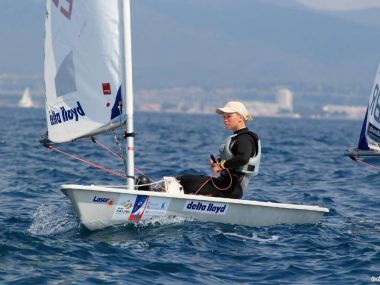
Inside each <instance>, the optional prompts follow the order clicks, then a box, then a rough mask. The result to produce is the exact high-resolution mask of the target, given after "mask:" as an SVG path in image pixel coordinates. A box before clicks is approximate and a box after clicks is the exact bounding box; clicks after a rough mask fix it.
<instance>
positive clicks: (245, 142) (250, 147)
mask: <svg viewBox="0 0 380 285" xmlns="http://www.w3.org/2000/svg"><path fill="white" fill-rule="evenodd" d="M254 148H255V144H254V141H253V138H252V136H250V135H248V134H247V135H246V134H244V135H240V136H238V137H237V138H236V141H235V143H234V145H233V146H232V149H231V151H232V153H233V155H234V156H233V157H232V158H230V159H228V160H226V162H225V163H224V167H225V168H232V169H234V168H239V167H241V166H243V165H244V164H246V163H248V161H249V159H250V157H251V156H252V154H253V153H255V151H256V150H255V149H254Z"/></svg>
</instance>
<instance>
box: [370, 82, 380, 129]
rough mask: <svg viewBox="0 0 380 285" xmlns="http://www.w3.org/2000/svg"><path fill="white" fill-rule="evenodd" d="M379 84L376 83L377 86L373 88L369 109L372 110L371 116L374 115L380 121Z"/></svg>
mask: <svg viewBox="0 0 380 285" xmlns="http://www.w3.org/2000/svg"><path fill="white" fill-rule="evenodd" d="M379 97H380V96H379V85H378V84H376V86H375V88H374V89H373V93H372V100H371V103H370V105H369V109H368V111H369V112H370V114H371V116H372V115H373V117H374V119H375V121H376V122H378V123H380V102H379Z"/></svg>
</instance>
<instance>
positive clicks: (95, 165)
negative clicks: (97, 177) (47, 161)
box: [47, 145, 127, 178]
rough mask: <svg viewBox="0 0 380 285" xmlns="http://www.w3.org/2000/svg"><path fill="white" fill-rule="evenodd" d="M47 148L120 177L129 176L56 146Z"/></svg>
mask: <svg viewBox="0 0 380 285" xmlns="http://www.w3.org/2000/svg"><path fill="white" fill-rule="evenodd" d="M47 148H48V149H50V150H54V151H56V152H59V153H61V154H63V155H66V156H68V157H71V158H73V159H76V160H79V161H81V162H83V163H86V164H88V165H90V166H92V167H95V168H98V169H100V170H103V171H105V172H108V173H110V174H113V175H116V176H120V177H123V178H127V176H125V175H124V174H122V173H119V172H117V171H115V170H111V169H108V168H105V167H104V166H101V165H98V164H95V163H93V162H90V161H88V160H85V159H82V158H80V157H77V156H75V155H72V154H69V153H67V152H64V151H62V150H59V149H57V148H54V147H52V146H51V145H49V146H47Z"/></svg>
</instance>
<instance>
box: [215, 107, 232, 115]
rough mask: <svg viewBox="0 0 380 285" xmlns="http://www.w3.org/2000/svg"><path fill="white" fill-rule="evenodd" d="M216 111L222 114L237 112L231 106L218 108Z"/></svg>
mask: <svg viewBox="0 0 380 285" xmlns="http://www.w3.org/2000/svg"><path fill="white" fill-rule="evenodd" d="M216 113H217V114H219V115H221V114H225V113H236V111H234V110H232V109H231V108H228V107H224V108H218V109H216Z"/></svg>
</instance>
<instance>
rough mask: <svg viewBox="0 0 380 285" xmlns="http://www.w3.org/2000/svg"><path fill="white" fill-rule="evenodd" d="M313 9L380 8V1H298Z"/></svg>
mask: <svg viewBox="0 0 380 285" xmlns="http://www.w3.org/2000/svg"><path fill="white" fill-rule="evenodd" d="M296 1H298V2H300V3H302V4H305V5H307V6H309V7H311V8H315V9H321V10H337V11H344V10H346V11H347V10H359V9H369V8H374V7H378V8H379V7H380V1H379V0H296Z"/></svg>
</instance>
